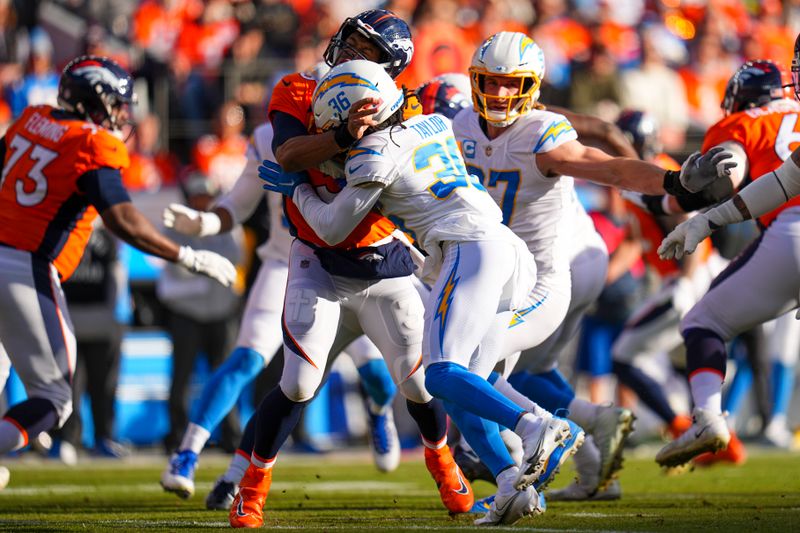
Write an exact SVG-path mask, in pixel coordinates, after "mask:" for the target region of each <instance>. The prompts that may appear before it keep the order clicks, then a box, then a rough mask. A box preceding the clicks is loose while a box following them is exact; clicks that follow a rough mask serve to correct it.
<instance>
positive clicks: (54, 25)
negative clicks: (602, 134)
mask: <svg viewBox="0 0 800 533" xmlns="http://www.w3.org/2000/svg"><path fill="white" fill-rule="evenodd" d="M377 7H381V8H386V9H390V10H392V11H394V12H395V13H396V14H397V15H399V16H400V17H401V18H403V19H405V20H406V21H408V22H409V23H410V25H411V28H412V31H413V37H414V45H415V53H414V58H413V61H412V63H411V66H410V67H409V68H408V69H407V71H406V72H404V73H403V75H402V76H401V77H400V78H399V79H398V81H399V82H400V83H402V84H404V85H406V86H407V87H409V88H414V87H416V86H418V85H419V84H421V83H423V82H425V81H427V80H430V79H431V78H432V77H433V76H436V75H438V74H442V73H448V72H461V73H466V71H467V68H468V66H469V63H470V59H471V56H472V53H473V51H474V50H475V48H476V47H477V45H478V44H479V43H480V42H481V41H482V40H483V39H484V38H486V37H487V36H488V35H490V34H493V33H495V32H498V31H502V30H509V31H521V32H525V33H527V34H528V35H530V36H531V37H533V39H534V40H535V41H536V42H537V43H538V44H539V46H541V47H542V49H543V50H544V53H545V59H546V66H547V69H546V76H545V79H544V84H543V89H542V97H541V101H542V102H543V103H545V104H553V105H560V106H565V107H567V108H570V109H572V110H573V111H577V112H583V113H588V114H592V115H596V116H599V117H601V118H604V119H606V120H608V121H612V122H613V121H614V120H616V118H617V116H618V115H619V112H620V110H622V109H638V110H642V111H646V112H647V113H649V114H650V115H651V116H652V117H653V118H654V119H655V120H656V121H657V123H658V125H659V128H660V129H659V139H658V140H659V141H660V144H661V146H662V147H663V150H664V151H665V152H667V153H670V154H671V155H673V156H674V157H675V158H676V159H677V160H678V161H682V160H683V157H684V156H685V155H686V154H688V153H690V152H692V151H694V150H696V149H698V148H699V146H700V142H701V140H702V136H703V134H704V132H705V130H706V129H707V128H708V126H710V125H711V124H713V123H714V122H716V121H717V120H719V119H720V118H721V117H722V111H721V109H720V102H721V101H722V98H723V94H724V92H725V86H726V83H727V81H728V79H729V78H730V76H731V74H732V73H733V72H734V71H735V69H736V68H737V67H738V66H739V65H741V64H742V62H743V61H745V60H750V59H771V60H773V61H775V62H776V63H777V64H778V65H781V66H782V67H783V68H785V69H786V70H787V72H788V66H789V64H790V62H791V58H792V49H793V44H794V39H795V36H796V35H797V34H798V32H800V0H784V1H778V0H760V1H756V0H614V1H610V0H572V1H567V0H394V1H391V0H390V1H388V2H383V1H376V0H351V1H348V2H342V1H335V0H285V1H282V0H141V1H137V0H0V134H2V133H3V132H4V131H5V129H6V128H7V127H8V125H9V124H10V123H11V122H12V121H13V120H14V118H15V117H16V116H18V115H19V113H20V112H21V111H22V110H23V109H24V108H25V106H28V105H33V104H41V103H48V104H54V105H55V104H56V94H57V86H58V78H59V74H60V70H61V68H62V67H63V66H64V65H65V64H66V63H67V62H68V61H69V60H70V59H72V58H73V57H75V56H76V55H79V54H83V53H90V54H97V55H104V56H109V57H111V58H113V59H115V60H116V61H117V62H119V63H120V64H121V65H123V66H124V67H126V68H127V69H129V70H130V71H131V72H132V73H133V75H134V77H135V79H136V88H135V90H136V93H137V95H138V104H137V106H136V108H135V123H136V124H135V126H134V127H133V129H132V131H126V132H125V135H126V139H127V140H126V143H127V145H128V148H129V150H130V152H131V166H130V168H128V169H127V170H125V171H124V172H123V178H124V181H125V184H126V186H127V187H128V188H129V190H130V191H131V192H132V193H134V201H135V203H136V204H137V206H139V207H140V208H142V209H143V210H144V211H145V212H149V213H150V214H151V215H152V219H153V220H154V222H157V223H159V224H160V210H161V208H162V207H163V206H164V205H165V203H167V202H168V201H172V200H174V198H175V197H180V198H182V200H183V201H186V202H187V203H190V204H191V203H193V202H198V201H201V200H202V201H207V200H208V198H213V196H214V195H216V194H219V193H220V192H224V191H226V190H227V189H228V188H230V186H231V185H232V184H233V182H234V181H235V180H236V178H237V177H238V176H239V173H240V172H241V170H242V169H243V168H244V165H245V147H246V144H247V135H248V134H249V133H250V132H251V131H252V129H253V127H254V126H256V125H257V124H259V123H260V122H262V121H264V120H265V111H266V104H267V102H268V100H269V97H270V91H271V88H272V87H273V85H274V83H275V82H276V81H277V80H279V79H280V77H281V76H282V75H284V74H286V73H288V72H293V71H297V70H305V69H309V68H311V67H313V66H314V65H315V64H316V63H317V62H318V61H320V59H321V57H322V53H323V51H324V49H325V47H326V46H327V44H328V40H329V38H330V37H331V36H332V35H333V34H334V33H335V32H336V30H337V29H338V27H339V25H340V23H341V22H342V21H343V20H344V19H345V18H346V17H348V16H351V15H354V14H356V13H358V12H361V11H363V10H366V9H371V8H377ZM787 83H788V79H787ZM597 194H598V193H596V192H594V193H592V194H588V195H587V197H588V198H590V199H591V198H592V197H593V195H594V196H596V195H597ZM198 196H204V197H208V198H202V199H198V198H197V197H198ZM611 203H613V198H612V200H611ZM611 203H609V200H607V199H606V200H603V201H600V202H599V204H601V205H600V207H605V208H608V209H607V210H611V211H613V205H611ZM609 206H610V207H609ZM592 207H597V205H595V206H592ZM266 220H267V217H266V216H265V214H264V211H263V210H262V211H260V212H259V213H258V214H257V215H256V216H255V219H254V220H253V221H251V223H250V224H249V229H248V230H246V232H245V236H244V237H243V238H242V239H241V240H239V241H237V242H238V243H239V245H240V246H241V248H242V249H243V250H244V253H243V255H242V257H243V258H244V259H242V260H240V264H241V265H242V267H243V268H242V283H241V284H240V287H239V289H238V292H236V293H234V294H235V297H238V296H239V293H240V292H243V291H246V287H247V282H246V280H247V278H248V273H252V272H253V271H254V268H253V266H254V265H253V261H256V262H257V259H256V258H254V256H253V254H252V253H251V252H252V250H253V249H254V247H255V245H257V244H258V243H259V242H261V241H263V239H264V238H265V237H266V235H267V231H268V230H267V227H266ZM748 235H752V233H749V234H748ZM95 244H98V245H100V246H101V247H102V244H103V243H102V240H97V242H96V243H95ZM91 249H92V248H91V247H90V251H91ZM90 251H87V254H90ZM109 261H110V260H109ZM123 264H124V265H125V263H123ZM643 268H644V266H643V265H639V266H636V267H635V268H633V271H634V273H635V271H637V269H639V270H641V269H643ZM95 273H96V272H95ZM169 275H170V274H169V272H168V271H167V272H165V273H163V274H162V275H161V277H162V278H164V277H167V278H168V277H169ZM76 276H77V278H76V279H81V277H80V276H79V275H77V274H76ZM107 277H110V276H107ZM90 278H91V276H90ZM134 278H135V276H134V277H132V282H131V284H130V285H129V288H132V289H133V297H132V299H131V300H126V302H127V305H129V306H130V302H131V301H132V302H133V306H132V308H133V311H132V313H126V312H124V310H123V311H122V312H120V311H119V309H118V307H119V298H116V299H117V303H116V304H110V305H116V306H117V312H116V315H114V314H113V313H112V314H111V315H108V314H107V316H116V317H117V322H122V323H123V324H125V325H126V326H128V327H141V326H148V327H161V328H164V329H166V330H170V333H171V334H172V337H173V341H174V340H175V335H176V332H175V328H179V327H188V326H187V325H186V324H183V325H176V323H177V322H178V321H177V320H176V319H175V316H176V315H178V316H180V315H186V314H187V311H186V309H180V308H181V306H180V305H175V302H174V298H172V300H170V297H164V294H170V295H174V294H183V293H181V290H183V289H179V290H177V292H175V290H172V292H170V289H175V287H176V286H177V285H179V284H180V283H181V282H182V281H181V280H167V281H163V280H162V281H161V282H160V283H161V284H162V285H167V289H165V288H164V287H163V286H162V287H161V288H160V289H159V290H156V288H155V281H154V280H153V279H150V280H149V283H148V282H147V281H148V280H145V282H144V283H140V284H138V285H137V284H136V283H135V282H136V281H137V280H136V279H134ZM102 279H103V280H104V279H106V278H102ZM115 279H117V278H115ZM184 281H185V280H184ZM101 282H102V283H106V281H101ZM117 283H118V284H119V283H121V284H122V286H123V287H122V288H123V289H124V288H125V287H124V285H125V284H126V283H127V282H126V281H124V279H123V281H122V282H120V281H119V280H118V279H117ZM68 286H69V284H67V286H66V287H65V288H67V287H68ZM117 287H118V288H119V287H120V285H117ZM637 287H638V286H637ZM186 290H187V291H189V292H191V290H193V289H192V288H191V287H190V286H188V285H187V287H186ZM197 291H198V293H200V292H202V289H197ZM637 291H638V288H637ZM118 292H119V291H117V290H116V289H115V290H114V297H112V298H110V300H114V298H115V297H117V295H118ZM122 292H123V293H125V292H127V291H125V290H122ZM104 294H105V293H104ZM159 294H160V296H161V298H159ZM638 294H639V293H638V292H637V295H638ZM68 296H69V289H68ZM77 298H80V297H79V296H78V297H77ZM209 298H212V299H211V300H210V301H211V302H212V303H211V304H209V305H211V306H213V305H215V303H218V302H219V301H220V299H219V298H220V297H219V296H218V295H217V296H213V297H209ZM637 298H638V296H637ZM100 300H102V301H108V300H109V297H108V296H107V295H104V296H103V297H102V298H99V299H98V302H96V303H101V302H100ZM89 303H91V302H89ZM202 305H203V304H202V303H199V304H198V303H193V304H192V305H190V306H188V308H190V309H199V308H201V307H202ZM183 307H184V308H185V307H187V306H183ZM176 309H177V310H176ZM216 310H219V306H217V309H216ZM237 313H238V307H237V306H236V305H234V304H230V305H229V304H227V303H226V305H225V312H224V313H210V314H215V316H203V317H197V316H194V317H190V318H191V320H190V321H189V322H190V323H193V324H197V323H201V324H203V323H207V322H208V321H214V322H215V323H219V327H220V328H222V329H224V330H225V329H226V328H230V327H231V324H230V322H231V320H233V322H234V324H235V318H236V317H237V316H238V314H237ZM216 315H221V316H216ZM73 316H76V313H75V312H73ZM90 316H93V315H90ZM601 319H602V317H601ZM76 321H77V320H76ZM204 321H205V322H204ZM88 322H89V323H90V324H91V323H93V322H92V320H91V319H90V320H89V321H88ZM94 325H97V324H96V322H95V323H94ZM190 325H191V324H190ZM77 329H78V330H80V328H77ZM95 329H96V328H95ZM101 329H102V328H101ZM105 330H107V331H113V332H114V335H113V338H112V337H111V336H108V339H107V340H106V341H104V342H107V343H110V346H111V349H112V350H116V353H117V354H118V353H119V342H120V340H119V334H118V333H117V330H116V329H115V328H112V329H109V328H105V329H104V331H105ZM78 333H79V335H80V331H78ZM229 336H230V335H227V336H226V337H225V339H226V342H224V343H222V344H223V345H221V346H216V347H214V348H209V347H207V346H205V347H203V346H201V347H197V346H192V347H189V348H188V350H189V352H192V351H193V350H194V352H196V351H198V350H205V351H209V350H213V351H215V354H216V352H217V351H218V352H219V353H220V354H226V353H227V351H228V350H229V343H230V341H231V339H229V338H228V337H229ZM79 340H80V338H79ZM95 340H96V339H95ZM103 349H108V348H103ZM176 350H177V347H176ZM194 352H192V354H190V355H193V353H194ZM116 357H117V362H116V363H115V364H113V365H105V366H104V367H103V368H104V370H103V372H104V373H105V374H101V375H100V377H95V378H92V379H90V380H89V382H90V386H91V383H92V382H97V381H98V380H99V381H101V382H103V383H105V386H106V390H105V391H103V390H100V391H97V392H96V393H97V394H98V395H99V396H98V397H100V398H103V397H104V396H103V394H105V395H106V396H105V398H107V399H108V400H110V401H111V402H113V399H112V398H113V394H114V390H115V388H116V378H108V376H112V377H113V376H115V375H116V374H117V373H118V372H119V356H118V355H117V356H116ZM187 357H188V356H187ZM219 357H220V355H218V354H216V355H214V358H213V361H212V364H213V365H216V364H218V363H219V361H221V359H220V358H219ZM188 365H189V366H188V370H187V369H186V365H184V369H183V370H182V372H183V373H184V374H186V373H187V372H191V360H190V362H189V363H188ZM105 367H108V368H105ZM95 368H97V367H96V366H95ZM103 375H105V376H106V378H103ZM182 379H183V378H182ZM185 379H186V380H188V377H186V378H185ZM187 387H188V381H184V382H182V383H179V384H178V385H175V383H174V382H173V387H172V388H173V389H175V390H173V391H172V392H173V395H177V396H183V397H185V395H186V394H187ZM109 396H111V398H109ZM99 403H102V402H93V403H92V405H93V408H94V405H95V404H99ZM182 403H185V399H183V398H179V399H178V400H174V399H173V401H172V402H171V403H170V408H169V409H170V414H171V416H172V418H173V421H172V422H173V425H174V426H175V427H176V431H180V430H181V429H182V428H183V426H184V425H185V410H186V407H183V408H181V405H182ZM112 411H113V410H112ZM173 411H174V412H173ZM95 418H96V420H95V424H96V427H95V440H96V441H98V442H99V441H103V440H108V445H109V448H110V449H109V450H108V453H107V455H114V454H115V453H117V452H118V450H115V449H114V443H113V441H112V434H111V433H112V422H113V412H112V413H107V412H100V413H95ZM98 420H99V421H100V423H99V424H98ZM103 420H105V422H102V421H103ZM65 438H66V437H65ZM166 438H167V442H166V446H167V448H168V449H169V448H171V447H174V445H175V444H176V443H175V442H174V439H175V438H177V437H176V436H175V435H174V434H173V433H169V434H168V435H167V437H166ZM77 439H78V437H76V436H73V437H70V438H69V440H72V441H73V442H74V441H76V440H77ZM234 439H235V437H231V438H230V439H229V441H228V442H229V446H230V445H232V444H233V443H234ZM101 451H102V450H101Z"/></svg>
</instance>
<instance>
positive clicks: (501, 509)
mask: <svg viewBox="0 0 800 533" xmlns="http://www.w3.org/2000/svg"><path fill="white" fill-rule="evenodd" d="M513 501H514V496H512V497H511V498H509V499H508V500H506V503H505V504H504V505H503V506H502V507H501V506H499V505H497V498H495V500H494V508H495V510H496V511H497V514H499V515H500V516H503V515H504V514H506V510H507V509H508V506H509V505H511V502H513Z"/></svg>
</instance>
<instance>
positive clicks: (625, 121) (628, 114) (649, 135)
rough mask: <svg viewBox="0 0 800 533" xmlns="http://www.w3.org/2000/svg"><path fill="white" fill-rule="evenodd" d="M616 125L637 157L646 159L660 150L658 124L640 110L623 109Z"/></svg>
mask: <svg viewBox="0 0 800 533" xmlns="http://www.w3.org/2000/svg"><path fill="white" fill-rule="evenodd" d="M617 127H618V128H619V129H621V130H622V133H624V134H625V137H627V138H628V140H629V141H630V142H631V144H632V145H633V148H634V149H635V150H636V153H638V154H639V157H641V158H642V159H644V160H645V161H648V160H650V159H652V158H653V157H654V156H655V155H657V154H658V153H659V152H661V146H660V144H659V141H658V124H657V123H656V121H655V119H654V118H653V117H651V116H650V115H648V114H647V113H644V112H642V111H634V110H630V109H628V110H625V111H623V112H622V113H620V115H619V117H618V118H617Z"/></svg>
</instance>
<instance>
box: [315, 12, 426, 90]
mask: <svg viewBox="0 0 800 533" xmlns="http://www.w3.org/2000/svg"><path fill="white" fill-rule="evenodd" d="M353 32H359V33H360V34H361V35H363V36H364V37H366V38H367V39H369V40H370V42H372V43H373V44H374V45H375V46H377V47H378V49H379V50H380V59H379V60H378V61H377V63H378V64H380V65H381V66H382V67H383V68H384V70H386V72H387V73H388V74H389V75H390V76H391V77H392V78H396V77H397V76H399V75H400V73H401V72H403V70H405V68H406V67H407V66H408V64H409V63H410V62H411V57H412V56H413V55H414V44H413V43H412V42H411V30H410V29H409V27H408V24H406V23H405V22H404V21H403V20H402V19H401V18H400V17H398V16H397V15H395V14H394V13H392V12H391V11H387V10H385V9H372V10H369V11H364V12H363V13H360V14H358V15H356V16H355V17H349V18H347V19H346V20H345V21H344V22H343V23H342V25H341V26H339V31H337V32H336V35H334V36H333V37H332V38H331V42H330V43H328V47H327V48H326V49H325V53H324V54H323V55H322V57H323V59H325V62H326V63H327V64H328V65H330V66H331V67H333V66H335V65H336V63H337V62H338V61H339V57H340V56H341V54H342V51H343V50H345V49H346V50H348V51H350V52H351V53H353V55H354V57H355V58H357V59H367V58H365V57H363V56H362V55H361V54H359V53H358V51H357V50H355V49H354V48H353V47H351V46H350V45H348V44H347V43H346V42H345V41H347V38H348V37H349V36H350V35H351V34H352V33H353Z"/></svg>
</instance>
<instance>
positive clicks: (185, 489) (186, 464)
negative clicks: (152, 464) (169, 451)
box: [161, 450, 197, 499]
mask: <svg viewBox="0 0 800 533" xmlns="http://www.w3.org/2000/svg"><path fill="white" fill-rule="evenodd" d="M195 468H197V454H196V453H194V452H193V451H190V450H183V451H180V452H177V453H175V454H173V455H172V457H171V458H170V460H169V463H167V467H166V468H165V469H164V471H163V472H162V473H161V486H162V487H164V490H165V491H166V492H172V493H175V494H177V495H178V496H179V497H181V498H183V499H186V498H188V497H190V496H191V495H193V494H194V471H195Z"/></svg>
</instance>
